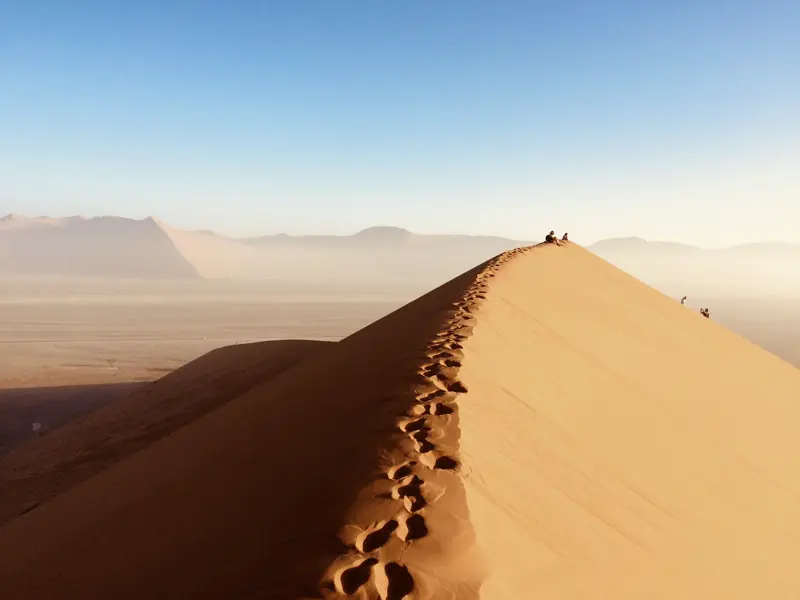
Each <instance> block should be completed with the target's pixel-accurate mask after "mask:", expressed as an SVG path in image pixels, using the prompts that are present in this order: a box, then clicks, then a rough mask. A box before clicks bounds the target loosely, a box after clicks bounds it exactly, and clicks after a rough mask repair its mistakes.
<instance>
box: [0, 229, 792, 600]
mask: <svg viewBox="0 0 800 600" xmlns="http://www.w3.org/2000/svg"><path fill="white" fill-rule="evenodd" d="M431 260H435V257H431ZM218 358H221V355H218ZM216 369H220V371H226V372H228V375H226V377H228V376H230V372H229V371H228V369H227V368H226V367H225V366H224V365H219V366H218V365H217V364H215V361H214V360H213V356H209V357H208V359H207V360H206V361H205V364H204V365H203V368H202V369H200V368H199V367H198V368H197V370H196V373H197V375H195V374H194V373H189V372H188V371H186V372H184V374H183V375H182V376H179V374H178V373H176V374H175V379H174V380H173V382H172V383H170V382H169V381H168V380H167V378H165V379H164V380H163V384H162V385H163V389H162V391H161V393H163V394H164V398H170V400H169V402H165V403H164V404H161V403H156V405H157V408H156V409H154V410H153V412H152V413H150V414H149V415H148V414H142V416H141V417H137V419H136V421H137V422H138V423H139V424H140V425H138V426H137V427H135V428H134V429H133V430H134V431H146V429H147V427H148V426H150V427H157V428H159V427H162V426H161V425H160V423H161V422H162V421H163V420H164V419H163V415H164V412H163V411H164V410H165V409H166V407H168V406H170V405H171V404H172V403H179V404H185V403H189V404H190V403H191V402H192V400H191V398H192V397H194V396H195V395H196V394H199V393H202V392H203V390H204V389H205V388H206V387H207V383H201V381H200V380H197V381H198V383H197V384H196V385H195V387H194V388H193V389H187V387H186V386H187V382H191V381H194V380H195V379H194V378H195V377H200V376H201V375H204V376H207V377H213V375H212V373H214V372H215V370H216ZM179 380H180V381H179ZM236 381H237V378H236V377H235V376H232V378H230V379H229V380H228V383H226V384H225V385H224V386H221V387H220V389H228V388H227V386H228V385H236ZM251 381H252V380H251ZM153 389H155V388H153ZM236 393H237V394H240V395H237V396H236V397H234V398H232V399H230V400H228V401H227V402H226V403H225V404H224V405H222V406H219V407H218V408H216V409H215V410H212V411H210V412H207V413H206V414H204V415H203V416H200V417H198V418H196V419H195V420H193V421H192V422H190V423H188V424H187V425H186V426H184V427H181V428H179V429H174V430H172V432H171V433H169V432H168V431H166V429H162V434H160V435H157V436H156V437H157V438H159V439H157V441H151V442H150V443H148V444H146V445H140V446H139V448H140V449H138V451H134V452H123V453H121V454H117V455H116V456H117V457H116V458H114V459H112V461H111V463H113V464H111V465H110V466H109V467H108V468H105V469H103V470H95V471H94V474H93V475H92V476H90V477H88V478H86V479H84V480H83V481H82V482H81V483H77V484H75V485H72V486H69V485H65V486H62V488H61V489H66V490H67V491H65V492H63V493H61V494H58V495H57V496H56V497H54V498H52V499H50V500H48V501H45V502H43V503H42V504H41V506H38V507H37V508H35V510H31V511H29V512H27V513H26V514H23V515H21V516H19V517H17V518H14V519H13V520H11V521H10V522H7V523H6V524H5V525H3V526H2V528H0V556H3V560H2V561H0V589H3V590H4V591H5V592H6V594H7V595H8V596H9V597H11V598H14V599H15V600H32V599H36V600H45V599H47V600H49V599H51V598H81V599H82V600H101V599H102V600H105V599H107V598H115V599H122V600H124V599H131V600H132V599H137V600H138V599H140V598H152V599H167V598H194V599H206V598H207V599H209V600H210V599H215V600H216V599H219V598H226V599H245V598H271V599H273V598H287V599H288V598H328V599H332V598H344V597H355V598H362V599H366V598H381V599H382V600H387V599H391V600H399V599H402V598H409V599H410V598H418V599H439V598H458V599H469V598H486V599H492V600H494V599H497V600H500V599H504V600H505V599H512V598H513V599H521V600H522V599H530V598H537V599H539V598H541V599H550V600H555V599H567V598H569V599H586V600H589V599H596V598H601V597H602V598H614V599H615V600H634V599H635V600H641V599H642V598H647V599H663V600H667V599H670V600H672V599H675V598H693V599H697V600H700V599H702V600H706V599H708V598H725V599H753V598H787V599H788V598H793V597H795V596H796V595H797V591H798V590H800V571H798V569H797V568H796V565H795V563H796V558H795V557H796V556H797V553H798V551H800V503H798V498H800V442H798V439H800V405H798V402H797V399H798V397H800V373H799V372H798V371H797V369H795V368H793V367H792V366H790V365H788V364H787V363H785V362H783V361H781V360H780V359H778V358H776V357H775V356H773V355H771V354H769V353H767V352H766V351H764V350H762V349H760V348H759V347H757V346H755V345H754V344H751V343H750V342H748V341H746V340H744V339H743V338H741V337H739V336H737V335H735V334H733V333H731V332H730V331H728V330H726V329H724V328H723V327H721V326H720V325H718V324H717V323H716V322H714V321H713V320H709V319H704V318H702V317H701V316H700V315H699V314H698V313H697V312H696V311H695V310H693V309H688V308H686V307H682V306H681V305H680V304H679V303H678V302H676V301H675V300H674V299H671V298H669V297H666V296H664V295H663V294H661V293H659V292H657V291H655V290H654V289H652V288H649V287H647V286H646V285H643V284H642V283H641V282H639V281H637V280H636V279H634V278H633V277H631V276H629V275H627V274H625V273H624V272H622V271H620V270H618V269H616V268H615V267H612V266H611V265H609V264H608V263H606V262H605V261H603V260H602V259H600V258H598V257H596V256H594V255H592V254H591V253H589V252H587V251H586V250H584V249H582V248H580V247H579V246H576V245H572V244H571V245H569V246H566V247H556V246H551V245H542V246H537V247H535V248H529V249H525V250H520V251H513V252H508V253H504V254H502V255H500V256H499V257H497V258H496V259H494V260H492V261H489V262H488V263H485V264H482V265H480V266H478V267H476V268H474V269H472V270H470V271H468V272H466V273H464V274H463V275H461V276H459V277H456V278H455V279H453V280H451V281H450V282H448V283H446V284H445V285H443V286H441V287H439V288H437V289H435V290H433V291H432V292H430V293H428V294H426V295H425V296H423V297H421V298H419V299H417V300H415V301H414V302H412V303H410V304H408V305H406V306H404V307H403V308H401V309H399V310H397V311H395V312H394V313H391V314H390V315H388V316H386V317H384V318H383V319H380V320H379V321H377V322H375V323H373V324H372V325H370V326H368V327H366V328H364V329H362V330H361V331H359V332H357V333H355V334H353V335H351V336H350V337H348V338H346V339H344V340H342V341H341V342H339V343H337V344H335V345H332V346H329V347H326V348H324V349H323V350H321V351H319V352H314V353H313V354H311V355H310V356H307V357H306V358H304V359H303V360H302V361H301V362H297V363H295V364H294V366H293V367H291V368H289V369H287V370H284V371H282V372H281V373H279V374H277V375H275V376H274V377H271V378H269V379H268V380H266V381H264V382H263V383H260V384H257V385H255V387H252V388H251V389H249V391H245V390H244V389H242V390H240V391H237V392H236ZM142 401H143V402H144V401H145V399H143V400H142ZM128 410H135V406H134V405H129V409H128ZM146 412H147V411H145V413H146ZM148 417H150V420H149V421H148ZM138 427H141V428H142V429H141V430H140V429H138ZM59 431H61V432H66V431H67V428H66V427H65V428H62V429H61V430H59ZM55 433H58V432H55ZM55 433H54V434H53V435H55ZM74 435H75V436H76V439H77V438H78V437H80V436H81V435H84V434H82V433H80V432H78V431H77V430H76V431H75V433H74ZM86 435H87V436H89V435H90V434H89V433H88V432H87V433H86ZM134 437H135V436H134ZM46 439H47V437H45V438H42V441H45V440H46ZM60 443H61V442H60ZM63 443H64V444H67V443H70V444H74V445H73V446H72V447H73V448H78V447H87V448H91V447H92V445H91V444H89V445H87V444H86V443H85V441H84V442H81V441H80V440H78V441H71V440H70V439H67V438H64V439H63ZM57 447H58V444H55V442H54V445H53V451H55V449H56V448H57ZM21 455H22V453H21V452H20V456H21ZM37 455H38V451H37V452H33V451H32V452H30V453H29V454H28V456H29V457H31V458H30V460H33V458H32V457H34V456H37ZM122 455H124V456H125V458H122V459H120V458H119V457H120V456H122ZM52 456H55V454H53V455H52ZM80 456H81V454H77V455H76V457H80ZM20 460H21V459H20ZM46 463H47V459H44V460H43V463H42V464H46ZM59 470H60V467H59ZM0 472H5V469H2V470H0ZM50 477H52V478H53V479H55V478H56V477H57V473H54V474H51V475H50ZM38 485H39V486H41V488H42V489H44V488H45V487H46V485H47V478H46V477H44V478H43V479H41V480H40V481H39V482H38Z"/></svg>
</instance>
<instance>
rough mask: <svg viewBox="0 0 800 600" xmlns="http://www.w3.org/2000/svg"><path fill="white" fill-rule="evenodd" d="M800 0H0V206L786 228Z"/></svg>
mask: <svg viewBox="0 0 800 600" xmlns="http://www.w3.org/2000/svg"><path fill="white" fill-rule="evenodd" d="M798 30H800V3H798V2H790V1H785V2H777V1H773V2H770V1H768V0H767V1H765V2H762V3H759V2H753V1H752V0H748V1H746V2H745V1H740V0H727V1H722V0H718V1H714V2H710V1H704V0H696V1H692V2H690V1H684V0H673V1H656V0H636V1H633V0H630V1H629V0H621V1H618V2H611V1H606V2H602V1H599V2H598V1H593V0H592V1H589V0H586V1H583V2H571V1H564V2H548V3H544V2H532V1H531V2H523V1H517V2H503V1H499V0H498V1H494V2H486V1H481V2H478V1H473V0H460V1H456V0H439V1H436V2H431V1H422V0H406V1H403V2H379V1H376V0H335V1H333V0H331V1H327V0H316V1H311V0H284V1H279V0H272V1H263V2H256V1H245V0H225V1H223V0H217V1H213V2H212V1H205V0H193V1H189V0H160V1H158V2H156V1H152V0H139V1H137V2H123V1H121V0H118V1H113V0H105V1H100V0H96V1H85V0H70V1H63V0H51V1H42V0H0V212H4V213H5V212H19V213H22V214H28V215H41V214H46V215H50V216H63V215H70V214H84V215H87V216H93V215H101V214H118V215H123V216H130V217H137V218H139V217H144V216H147V215H155V216H157V217H159V218H161V219H163V220H165V221H167V222H169V223H171V224H173V225H175V226H177V227H185V228H198V229H200V228H212V229H215V230H217V231H220V232H222V233H226V234H230V235H249V234H260V233H277V232H280V231H285V232H288V233H297V234H300V233H350V232H354V231H356V230H358V229H361V228H363V227H367V226H370V225H377V224H391V225H398V226H402V227H406V228H408V229H411V230H413V231H417V232H421V233H427V232H442V233H476V234H477V233H486V234H497V235H507V236H512V237H518V238H530V237H538V236H540V235H541V234H542V232H543V231H545V230H549V229H551V228H555V229H557V230H559V231H562V230H565V229H566V230H569V231H570V235H571V237H572V238H574V239H576V240H578V241H581V240H585V241H586V242H590V241H593V240H595V239H598V238H603V237H612V236H620V235H641V236H643V237H648V238H659V239H673V240H678V241H695V242H699V241H700V240H699V238H700V237H701V236H702V238H703V241H704V242H705V245H709V246H714V245H722V244H727V243H734V242H739V241H755V240H770V239H771V240H784V241H791V242H800V229H798V228H797V226H796V223H797V221H798V218H800V167H799V166H798V165H799V164H800V110H798V108H799V107H800V36H798V35H797V31H798Z"/></svg>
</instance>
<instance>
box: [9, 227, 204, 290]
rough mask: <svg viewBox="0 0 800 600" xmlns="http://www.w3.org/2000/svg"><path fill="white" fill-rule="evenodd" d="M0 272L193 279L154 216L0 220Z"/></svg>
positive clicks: (195, 274) (189, 267)
mask: <svg viewBox="0 0 800 600" xmlns="http://www.w3.org/2000/svg"><path fill="white" fill-rule="evenodd" d="M0 273H4V274H16V275H64V276H94V277H115V278H116V277H119V278H141V279H197V278H199V277H200V275H199V274H198V272H197V269H195V267H194V266H193V265H192V264H191V263H190V262H189V261H188V260H186V258H184V257H183V255H182V254H181V253H180V252H178V251H177V249H176V248H175V244H174V243H173V242H172V241H171V240H170V238H169V236H167V235H166V233H165V232H164V230H163V229H162V228H161V227H160V226H159V224H158V223H156V221H155V220H154V219H150V218H148V219H144V220H141V221H136V220H133V219H124V218H121V217H97V218H93V219H85V218H83V217H68V218H63V219H50V218H47V217H39V218H26V217H21V216H18V215H6V216H5V217H2V219H0Z"/></svg>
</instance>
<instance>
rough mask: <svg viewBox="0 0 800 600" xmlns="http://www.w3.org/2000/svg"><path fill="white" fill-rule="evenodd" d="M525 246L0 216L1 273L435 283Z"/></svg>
mask: <svg viewBox="0 0 800 600" xmlns="http://www.w3.org/2000/svg"><path fill="white" fill-rule="evenodd" d="M524 243H525V242H520V241H515V240H510V239H506V238H500V237H491V236H466V235H418V234H415V233H412V232H410V231H408V230H406V229H401V228H398V227H387V226H379V227H370V228H368V229H364V230H362V231H359V232H357V233H355V234H353V235H310V236H290V235H286V234H279V235H271V236H262V237H254V238H246V239H234V238H229V237H225V236H221V235H217V234H215V233H213V232H211V231H186V230H182V229H176V228H174V227H171V226H170V225H168V224H166V223H163V222H161V221H158V220H156V219H153V218H147V219H144V220H140V221H139V220H133V219H125V218H121V217H98V218H93V219H85V218H83V217H67V218H61V219H51V218H47V217H38V218H26V217H20V216H18V215H7V216H6V217H3V218H2V219H0V274H3V273H5V274H9V273H13V274H25V275H67V276H69V275H90V276H101V277H118V278H150V279H152V278H155V279H194V278H206V279H271V280H280V281H284V282H292V281H303V282H309V281H313V282H320V283H324V282H326V281H327V282H336V283H348V282H359V281H369V282H370V283H373V284H374V283H379V282H381V281H387V282H414V283H418V284H425V285H428V284H434V283H440V282H441V281H442V280H444V279H449V278H450V277H454V276H455V275H457V274H459V273H461V272H463V271H464V270H465V269H468V268H469V267H470V266H472V265H474V264H475V263H476V262H482V261H484V260H488V259H489V258H491V257H493V256H495V255H496V254H499V253H500V252H503V251H505V250H508V249H510V248H513V247H515V246H519V245H522V244H524Z"/></svg>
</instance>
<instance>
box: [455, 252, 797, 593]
mask: <svg viewBox="0 0 800 600" xmlns="http://www.w3.org/2000/svg"><path fill="white" fill-rule="evenodd" d="M465 346H466V348H465V356H464V367H463V368H462V369H461V371H460V372H459V376H460V377H461V379H462V381H463V382H464V384H465V385H466V386H467V388H469V394H468V395H467V396H465V397H464V399H463V400H462V401H461V402H460V403H459V409H460V410H459V418H460V424H461V440H460V448H461V452H462V459H463V461H464V468H465V471H466V475H467V476H466V478H465V481H466V484H467V500H468V506H469V510H470V515H471V522H472V524H473V526H474V528H475V531H476V535H477V540H478V544H479V546H480V548H481V550H482V553H483V555H484V557H485V559H486V561H487V562H488V568H489V572H490V573H491V575H490V577H489V579H488V581H486V582H485V583H484V584H483V586H482V588H481V597H482V598H487V599H488V598H491V599H495V598H497V599H500V598H503V599H509V598H539V599H544V598H548V599H550V598H558V599H562V598H564V599H567V598H569V599H576V598H586V599H589V598H592V599H595V598H614V599H615V600H622V599H631V600H634V599H636V600H641V599H643V598H647V599H650V600H652V599H656V598H658V599H662V598H663V599H665V600H666V599H668V598H669V599H675V598H684V599H685V598H697V599H709V598H727V599H730V598H748V599H757V598H772V599H774V598H797V597H798V596H800V570H799V569H797V565H796V563H797V560H796V557H797V556H798V553H799V552H800V372H798V371H797V370H796V369H795V368H794V367H792V366H790V365H789V364H787V363H785V362H783V361H781V360H779V359H778V358H776V357H775V356H773V355H771V354H769V353H767V352H766V351H764V350H762V349H761V348H759V347H757V346H755V345H754V344H752V343H750V342H748V341H746V340H745V339H743V338H741V337H739V336H737V335H735V334H733V333H731V332H730V331H728V330H726V329H724V328H723V327H721V326H720V325H718V324H716V323H715V322H714V321H713V320H708V319H705V318H703V317H702V316H700V314H699V313H698V312H696V311H694V310H691V309H687V308H685V307H682V306H681V305H680V304H679V303H678V302H677V301H676V300H673V299H671V298H668V297H665V296H663V295H662V294H660V293H659V292H656V291H654V290H653V289H651V288H648V287H646V286H644V285H642V284H641V283H639V282H638V281H636V280H635V279H633V278H632V277H629V276H628V275H626V274H624V273H622V272H621V271H618V270H617V269H615V268H613V267H611V266H610V265H608V264H607V263H605V262H604V261H602V260H600V259H599V258H597V257H595V256H593V255H591V254H589V253H588V252H586V251H585V250H583V249H581V248H578V247H575V246H571V247H569V248H556V247H547V248H542V249H541V251H540V252H537V253H536V256H533V255H531V256H529V257H527V256H526V257H525V258H521V259H519V260H516V261H512V262H511V263H510V264H508V265H507V266H506V267H505V268H504V269H503V270H502V271H501V273H500V275H499V276H498V277H497V279H496V280H495V282H493V284H492V288H491V292H490V293H489V295H488V298H487V301H486V302H485V304H484V305H483V306H482V307H481V309H480V314H479V317H478V325H477V327H475V331H474V333H473V335H472V336H471V337H470V339H469V340H468V341H467V343H466V344H465Z"/></svg>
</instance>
